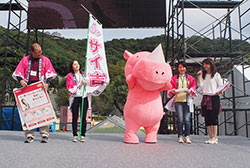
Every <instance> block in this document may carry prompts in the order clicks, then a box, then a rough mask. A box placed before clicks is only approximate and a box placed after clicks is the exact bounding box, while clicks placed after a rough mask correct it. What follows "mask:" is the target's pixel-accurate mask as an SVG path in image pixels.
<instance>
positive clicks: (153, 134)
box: [144, 122, 161, 143]
mask: <svg viewBox="0 0 250 168" xmlns="http://www.w3.org/2000/svg"><path fill="white" fill-rule="evenodd" d="M160 123H161V122H158V123H156V124H155V125H153V126H150V127H145V130H146V137H145V139H144V142H145V143H156V142H157V132H158V129H159V127H160Z"/></svg>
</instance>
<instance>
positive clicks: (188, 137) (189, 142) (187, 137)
mask: <svg viewBox="0 0 250 168" xmlns="http://www.w3.org/2000/svg"><path fill="white" fill-rule="evenodd" d="M185 142H186V143H187V144H191V143H192V141H191V138H190V136H186V138H185Z"/></svg>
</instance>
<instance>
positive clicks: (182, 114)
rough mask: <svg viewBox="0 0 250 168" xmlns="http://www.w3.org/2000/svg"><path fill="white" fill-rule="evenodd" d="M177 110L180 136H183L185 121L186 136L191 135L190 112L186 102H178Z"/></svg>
mask: <svg viewBox="0 0 250 168" xmlns="http://www.w3.org/2000/svg"><path fill="white" fill-rule="evenodd" d="M175 110H176V113H177V119H178V136H183V123H185V136H190V126H191V124H190V112H189V107H188V105H187V103H186V102H180V103H178V102H176V103H175Z"/></svg>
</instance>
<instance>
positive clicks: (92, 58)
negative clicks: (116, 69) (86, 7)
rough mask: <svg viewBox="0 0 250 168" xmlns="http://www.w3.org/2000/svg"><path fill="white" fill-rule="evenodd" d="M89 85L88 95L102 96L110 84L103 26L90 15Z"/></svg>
mask: <svg viewBox="0 0 250 168" xmlns="http://www.w3.org/2000/svg"><path fill="white" fill-rule="evenodd" d="M87 42H88V44H87V68H86V69H85V71H86V78H87V80H88V85H86V88H85V91H86V92H87V94H88V95H93V96H98V95H100V94H101V93H102V92H103V91H104V89H105V88H106V86H107V83H109V80H110V79H109V73H108V66H107V60H106V54H105V48H104V40H103V31H102V24H101V23H100V22H99V21H97V20H96V19H95V18H94V17H93V16H92V15H91V14H89V29H88V40H87Z"/></svg>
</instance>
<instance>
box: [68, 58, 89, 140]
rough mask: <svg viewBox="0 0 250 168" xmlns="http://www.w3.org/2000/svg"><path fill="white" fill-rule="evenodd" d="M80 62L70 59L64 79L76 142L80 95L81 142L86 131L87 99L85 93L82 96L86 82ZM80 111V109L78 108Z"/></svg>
mask: <svg viewBox="0 0 250 168" xmlns="http://www.w3.org/2000/svg"><path fill="white" fill-rule="evenodd" d="M80 68H81V66H80V64H79V62H78V61H76V60H74V61H71V62H70V64H69V66H68V75H67V80H66V87H67V89H68V91H69V93H70V97H69V107H70V110H71V112H72V129H73V140H72V141H73V142H77V140H78V138H77V120H78V116H79V107H80V109H81V108H82V97H84V106H83V117H82V129H81V135H82V136H81V138H80V141H81V142H85V138H84V137H85V133H86V125H87V123H86V114H87V110H88V99H87V96H86V93H84V96H83V95H82V92H83V84H84V83H87V82H86V80H85V79H84V72H83V71H80ZM80 111H81V110H80Z"/></svg>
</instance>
